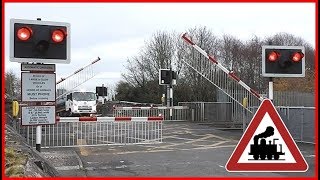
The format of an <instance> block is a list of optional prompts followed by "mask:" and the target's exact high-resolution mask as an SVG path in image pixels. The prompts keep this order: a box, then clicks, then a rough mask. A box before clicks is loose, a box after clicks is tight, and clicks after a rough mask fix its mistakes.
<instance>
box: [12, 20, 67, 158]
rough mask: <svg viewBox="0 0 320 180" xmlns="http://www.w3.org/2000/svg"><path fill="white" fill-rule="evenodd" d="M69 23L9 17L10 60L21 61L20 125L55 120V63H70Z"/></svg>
mask: <svg viewBox="0 0 320 180" xmlns="http://www.w3.org/2000/svg"><path fill="white" fill-rule="evenodd" d="M70 42H71V41H70V24H69V23H65V22H52V21H41V19H40V18H38V19H37V20H26V19H11V20H10V61H12V62H18V63H21V99H22V102H24V104H27V105H26V106H23V107H21V125H22V126H37V129H36V133H37V134H36V150H37V151H39V152H40V150H41V125H46V124H55V123H56V112H55V101H56V74H55V70H56V69H55V64H56V63H64V64H68V63H70V59H71V58H70Z"/></svg>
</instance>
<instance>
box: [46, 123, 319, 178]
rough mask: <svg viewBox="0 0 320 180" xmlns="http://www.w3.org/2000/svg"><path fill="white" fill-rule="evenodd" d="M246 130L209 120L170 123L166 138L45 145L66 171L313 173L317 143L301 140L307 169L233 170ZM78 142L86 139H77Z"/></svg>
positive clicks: (209, 174)
mask: <svg viewBox="0 0 320 180" xmlns="http://www.w3.org/2000/svg"><path fill="white" fill-rule="evenodd" d="M241 135H242V131H240V130H232V131H231V130H228V131H223V130H218V129H215V128H213V127H210V126H209V125H199V124H194V123H186V122H166V123H164V125H163V138H164V139H163V143H157V144H147V145H123V146H119V145H117V146H116V145H105V146H91V147H88V146H85V147H71V148H48V149H42V152H41V153H42V154H43V155H44V156H45V157H46V158H47V159H48V160H50V162H52V163H53V165H54V166H55V167H56V168H57V170H58V171H59V173H60V174H61V175H62V176H72V177H75V176H81V177H85V176H86V177H107V176H109V177H110V176H122V177H123V176H162V177H163V176H166V177H167V176H170V177H172V176H178V177H181V176H193V177H195V176H202V177H222V176H233V177H238V176H239V177H249V176H267V177H277V176H294V177H296V176H314V174H315V166H314V163H315V155H314V154H315V152H314V148H315V147H314V145H313V144H302V143H298V144H297V145H298V146H299V148H300V150H301V152H302V154H303V156H304V157H305V159H306V161H307V162H308V164H309V169H308V171H307V172H303V173H294V172H291V173H276V172H274V173H229V172H227V171H226V170H225V167H224V166H225V164H226V162H227V160H228V159H229V157H230V156H231V153H232V152H233V150H234V148H235V146H236V144H237V143H238V140H239V139H240V137H241ZM77 143H78V144H85V143H86V142H83V140H81V139H79V140H78V141H77Z"/></svg>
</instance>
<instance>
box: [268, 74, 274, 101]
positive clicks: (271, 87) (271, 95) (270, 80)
mask: <svg viewBox="0 0 320 180" xmlns="http://www.w3.org/2000/svg"><path fill="white" fill-rule="evenodd" d="M269 99H270V100H271V101H272V102H273V78H272V77H270V78H269Z"/></svg>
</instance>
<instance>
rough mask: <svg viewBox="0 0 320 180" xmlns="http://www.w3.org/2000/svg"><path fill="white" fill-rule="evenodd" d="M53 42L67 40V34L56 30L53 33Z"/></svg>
mask: <svg viewBox="0 0 320 180" xmlns="http://www.w3.org/2000/svg"><path fill="white" fill-rule="evenodd" d="M51 38H52V40H53V41H54V42H56V43H60V42H62V41H63V40H64V38H65V33H64V31H62V30H61V29H56V30H54V31H53V32H52V36H51Z"/></svg>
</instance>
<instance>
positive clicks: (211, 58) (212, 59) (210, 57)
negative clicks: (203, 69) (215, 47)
mask: <svg viewBox="0 0 320 180" xmlns="http://www.w3.org/2000/svg"><path fill="white" fill-rule="evenodd" d="M208 57H209V59H210V60H211V61H212V62H214V63H216V64H218V61H216V60H215V59H214V58H213V57H212V56H210V55H208Z"/></svg>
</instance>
